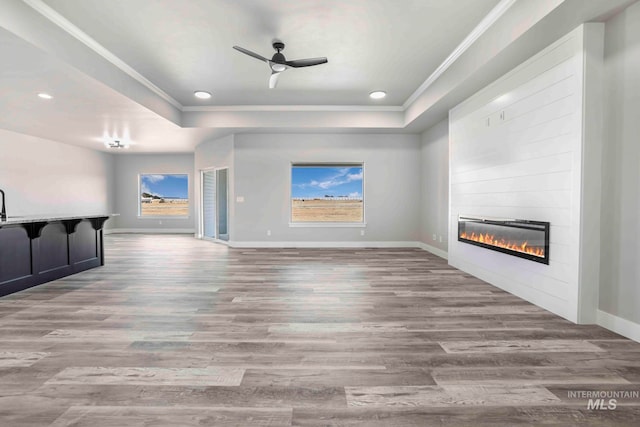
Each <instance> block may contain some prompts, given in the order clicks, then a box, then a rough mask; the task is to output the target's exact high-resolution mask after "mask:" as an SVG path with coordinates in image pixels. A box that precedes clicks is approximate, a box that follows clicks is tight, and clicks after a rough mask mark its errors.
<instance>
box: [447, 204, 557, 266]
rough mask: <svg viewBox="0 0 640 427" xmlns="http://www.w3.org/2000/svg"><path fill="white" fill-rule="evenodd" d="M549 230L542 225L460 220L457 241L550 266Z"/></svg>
mask: <svg viewBox="0 0 640 427" xmlns="http://www.w3.org/2000/svg"><path fill="white" fill-rule="evenodd" d="M549 226H550V223H548V222H543V221H529V220H521V219H494V218H479V217H472V216H459V217H458V241H460V242H465V243H469V244H471V245H476V246H480V247H483V248H487V249H491V250H494V251H498V252H503V253H506V254H509V255H513V256H517V257H520V258H525V259H528V260H531V261H535V262H540V263H542V264H549Z"/></svg>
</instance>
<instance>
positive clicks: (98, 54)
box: [0, 0, 630, 152]
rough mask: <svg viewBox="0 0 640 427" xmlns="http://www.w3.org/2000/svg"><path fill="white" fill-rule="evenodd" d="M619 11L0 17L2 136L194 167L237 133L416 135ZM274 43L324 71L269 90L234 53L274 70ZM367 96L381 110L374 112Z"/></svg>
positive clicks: (600, 0)
mask: <svg viewBox="0 0 640 427" xmlns="http://www.w3.org/2000/svg"><path fill="white" fill-rule="evenodd" d="M628 3H630V1H629V0H566V1H563V0H535V1H531V0H501V1H499V0H455V1H451V0H304V1H303V0H299V1H292V0H180V1H178V0H109V1H105V0H13V1H11V2H2V3H0V58H3V59H4V60H3V61H2V62H1V63H0V91H1V93H2V97H0V127H1V128H4V129H8V130H12V131H16V132H20V133H25V134H29V135H34V136H39V137H43V138H48V139H52V140H56V141H61V142H65V143H70V144H75V145H80V146H86V147H90V148H94V149H104V147H103V146H102V145H101V141H100V139H101V137H102V136H103V135H104V134H105V133H107V134H109V135H114V134H117V136H118V137H123V136H125V135H126V134H128V135H129V137H130V138H131V140H132V141H133V142H134V143H135V145H133V146H132V148H131V150H129V151H130V152H184V151H192V150H193V149H194V147H195V146H196V145H197V144H199V143H200V142H202V141H205V140H210V139H213V138H217V137H220V136H223V135H227V134H229V133H233V132H307V131H313V132H372V131H375V132H419V131H422V130H424V129H425V128H426V127H427V126H429V125H431V124H433V123H434V120H439V119H441V118H442V117H444V114H446V110H447V109H448V108H450V107H451V106H452V104H453V105H455V103H456V102H459V101H460V100H461V99H464V97H465V96H468V95H469V94H471V93H473V92H474V91H476V90H477V89H478V88H480V87H482V85H483V84H486V83H487V82H489V81H491V80H492V79H495V78H496V77H497V76H498V75H499V74H496V73H499V72H504V70H505V69H506V70H508V69H509V68H510V67H513V66H514V65H516V64H517V62H514V61H516V60H519V58H520V56H522V55H525V54H531V53H534V52H535V51H537V50H539V49H541V48H542V47H544V45H545V44H548V43H549V42H551V41H553V39H550V38H551V37H555V36H556V34H555V33H556V32H559V33H560V34H557V35H558V36H559V35H562V34H564V33H566V32H568V31H569V30H571V29H573V27H574V26H575V25H578V24H579V23H581V22H584V20H588V19H593V18H598V17H600V18H601V17H602V16H604V14H606V13H609V14H611V13H613V11H614V10H617V9H619V8H621V7H623V6H624V5H626V4H628ZM568 17H570V18H568ZM545 22H546V23H547V24H546V27H545V26H544V24H545ZM551 24H553V25H551ZM548 27H551V28H553V31H549V28H548ZM565 27H567V28H565ZM274 38H278V39H281V40H282V41H284V42H285V44H286V48H285V50H284V52H283V53H284V54H285V55H286V57H287V59H301V58H308V57H318V56H326V57H327V58H328V60H329V62H328V64H323V65H319V66H315V67H308V68H301V69H289V70H287V71H286V72H285V73H283V75H282V76H281V78H280V80H279V83H278V88H277V89H273V90H270V89H268V87H267V82H268V77H269V73H270V71H269V69H268V67H267V65H266V64H264V63H261V62H260V61H258V60H255V59H253V58H250V57H248V56H246V55H243V54H241V53H239V52H237V51H235V50H233V49H232V46H233V45H240V46H242V47H245V48H247V49H249V50H252V51H255V52H257V53H259V54H261V55H263V56H265V57H270V56H271V55H272V54H273V50H272V48H271V42H272V40H273V39H274ZM516 42H517V43H516ZM509 45H512V46H516V45H518V46H519V47H518V49H517V51H516V49H512V50H513V51H514V52H511V53H510V51H509V49H508V46H509ZM487 46H490V49H487ZM450 55H453V56H450ZM496 58H498V59H499V60H500V63H499V64H496V61H494V63H493V64H492V63H491V60H494V59H496ZM448 67H450V68H448ZM456 67H457V68H458V71H456ZM460 70H462V71H460ZM465 73H466V74H465ZM494 74H495V75H494ZM434 82H435V83H434ZM460 88H464V90H461V89H460ZM377 89H382V90H385V91H387V93H388V96H387V98H385V99H384V100H380V101H374V100H371V99H370V98H369V97H368V93H369V92H370V91H372V90H377ZM195 90H207V91H210V92H211V93H212V94H213V98H212V99H211V100H208V101H201V100H197V99H195V98H194V97H193V91H195ZM42 91H45V92H50V93H51V94H52V95H54V99H53V100H50V101H44V100H41V99H39V98H37V97H36V94H37V93H38V92H42ZM436 113H437V114H436ZM0 142H2V141H0Z"/></svg>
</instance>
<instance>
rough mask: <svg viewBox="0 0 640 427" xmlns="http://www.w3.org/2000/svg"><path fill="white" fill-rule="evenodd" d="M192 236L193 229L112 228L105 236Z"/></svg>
mask: <svg viewBox="0 0 640 427" xmlns="http://www.w3.org/2000/svg"><path fill="white" fill-rule="evenodd" d="M125 233H134V234H191V235H193V234H194V233H195V230H194V229H193V228H112V229H110V230H108V231H107V230H105V234H125Z"/></svg>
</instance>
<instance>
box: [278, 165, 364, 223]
mask: <svg viewBox="0 0 640 427" xmlns="http://www.w3.org/2000/svg"><path fill="white" fill-rule="evenodd" d="M296 166H299V167H300V166H301V167H335V168H340V167H343V168H344V167H360V168H362V221H357V222H329V221H316V222H311V221H309V222H301V221H300V222H294V221H293V191H292V190H293V188H292V186H293V168H294V167H296ZM365 178H366V170H365V162H364V161H354V162H293V161H292V162H290V163H289V227H291V228H365V227H366V226H367V221H366V212H367V209H366V201H365Z"/></svg>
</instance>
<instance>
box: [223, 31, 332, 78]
mask: <svg viewBox="0 0 640 427" xmlns="http://www.w3.org/2000/svg"><path fill="white" fill-rule="evenodd" d="M272 46H273V48H274V49H275V50H276V53H275V54H274V55H273V57H272V58H271V59H267V58H265V57H264V56H262V55H258V54H257V53H255V52H251V51H250V50H247V49H245V48H243V47H240V46H234V47H233V48H234V49H235V50H237V51H240V52H242V53H244V54H246V55H249V56H252V57H254V58H256V59H259V60H260V61H264V62H266V63H267V64H268V65H269V68H271V77H269V89H273V88H275V87H276V85H277V84H278V77H279V76H280V73H282V72H283V71H284V70H286V69H287V68H289V67H292V68H301V67H311V66H312V65H320V64H326V63H327V62H328V61H327V58H309V59H295V60H293V61H287V59H286V58H285V57H284V55H283V54H282V53H281V51H282V50H284V43H282V42H281V41H280V40H274V41H273V44H272Z"/></svg>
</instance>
